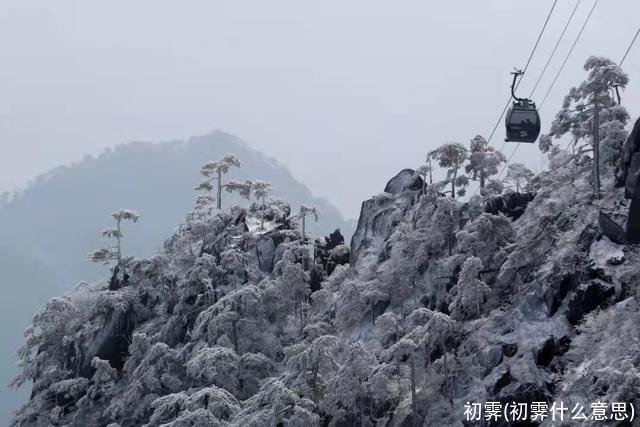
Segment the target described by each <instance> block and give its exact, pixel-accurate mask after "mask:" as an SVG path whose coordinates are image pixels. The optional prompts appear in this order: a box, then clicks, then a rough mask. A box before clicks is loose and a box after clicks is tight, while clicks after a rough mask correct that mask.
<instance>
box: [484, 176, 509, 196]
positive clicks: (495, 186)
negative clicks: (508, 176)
mask: <svg viewBox="0 0 640 427" xmlns="http://www.w3.org/2000/svg"><path fill="white" fill-rule="evenodd" d="M503 191H504V184H503V183H502V182H500V181H499V180H497V179H490V180H488V181H487V183H486V184H485V186H484V188H483V189H482V190H480V194H481V195H483V196H496V195H498V194H502V192H503Z"/></svg>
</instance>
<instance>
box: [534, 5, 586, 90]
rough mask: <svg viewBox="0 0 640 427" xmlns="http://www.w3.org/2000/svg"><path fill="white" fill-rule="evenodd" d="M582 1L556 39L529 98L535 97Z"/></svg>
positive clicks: (575, 7) (574, 8)
mask: <svg viewBox="0 0 640 427" xmlns="http://www.w3.org/2000/svg"><path fill="white" fill-rule="evenodd" d="M581 2H582V0H578V1H576V5H575V6H574V7H573V10H572V11H571V15H569V19H567V22H566V23H565V24H564V28H563V29H562V32H561V33H560V37H558V40H557V41H556V44H555V46H553V50H552V51H551V55H549V58H547V62H546V63H545V64H544V67H543V68H542V72H541V73H540V76H538V80H536V84H535V85H534V86H533V89H531V93H530V94H529V99H531V98H533V93H534V92H535V91H536V89H537V88H538V85H539V84H540V81H541V80H542V76H544V73H546V71H547V68H548V67H549V64H550V63H551V59H552V58H553V56H554V55H555V53H556V50H558V46H559V45H560V42H561V41H562V39H563V38H564V34H565V33H566V32H567V28H569V24H570V23H571V20H572V19H573V15H575V14H576V10H578V6H580V3H581Z"/></svg>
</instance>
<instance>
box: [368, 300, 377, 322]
mask: <svg viewBox="0 0 640 427" xmlns="http://www.w3.org/2000/svg"><path fill="white" fill-rule="evenodd" d="M369 307H370V308H371V324H372V325H375V324H376V319H375V317H374V316H373V300H370V301H369Z"/></svg>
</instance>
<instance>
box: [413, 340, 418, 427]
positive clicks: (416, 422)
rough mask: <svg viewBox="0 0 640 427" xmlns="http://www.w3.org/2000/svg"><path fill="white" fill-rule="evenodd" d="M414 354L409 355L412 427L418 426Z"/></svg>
mask: <svg viewBox="0 0 640 427" xmlns="http://www.w3.org/2000/svg"><path fill="white" fill-rule="evenodd" d="M414 356H415V352H412V353H411V412H412V414H411V420H412V424H413V426H414V427H417V426H418V403H417V402H416V362H415V357H414Z"/></svg>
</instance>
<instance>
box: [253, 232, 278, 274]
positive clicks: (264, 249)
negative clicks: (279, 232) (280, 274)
mask: <svg viewBox="0 0 640 427" xmlns="http://www.w3.org/2000/svg"><path fill="white" fill-rule="evenodd" d="M256 251H257V253H258V266H259V268H260V270H262V271H271V270H273V260H274V258H275V253H276V244H275V243H274V241H273V239H272V238H271V237H269V236H263V237H262V238H261V239H260V240H258V241H257V242H256Z"/></svg>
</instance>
